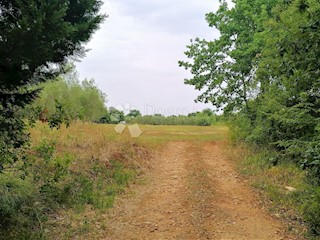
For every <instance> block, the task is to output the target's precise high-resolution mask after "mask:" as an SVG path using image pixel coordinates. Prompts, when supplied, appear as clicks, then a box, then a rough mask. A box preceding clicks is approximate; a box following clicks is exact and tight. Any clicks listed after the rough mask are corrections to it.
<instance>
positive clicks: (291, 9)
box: [179, 0, 320, 173]
mask: <svg viewBox="0 0 320 240" xmlns="http://www.w3.org/2000/svg"><path fill="white" fill-rule="evenodd" d="M233 2H234V6H233V7H229V6H228V4H227V2H226V1H225V0H222V1H220V8H219V9H218V11H217V12H215V13H209V14H207V15H206V19H207V21H208V23H209V25H210V26H211V27H215V28H217V29H218V30H219V31H220V34H221V35H220V37H219V38H218V39H216V40H213V41H207V40H200V39H196V40H195V41H192V43H191V45H189V46H188V50H187V51H186V53H185V54H186V56H187V57H188V58H189V59H190V60H189V61H180V62H179V64H180V66H182V67H185V68H186V69H187V70H189V71H190V72H191V74H192V78H190V79H186V80H185V83H186V84H189V85H193V86H194V87H195V88H196V89H198V90H202V91H203V93H202V94H201V95H200V96H199V97H198V101H204V102H211V103H212V104H213V105H214V106H216V107H217V108H222V109H223V110H224V113H225V114H227V113H229V114H230V113H231V114H233V115H236V116H238V117H239V116H242V117H243V118H245V119H247V123H246V126H245V125H241V127H240V129H241V131H242V132H243V131H246V132H245V133H244V134H239V136H240V135H241V136H243V137H244V138H245V139H246V140H248V141H254V142H256V143H259V144H269V145H271V146H275V147H276V148H277V149H278V150H280V151H281V152H282V153H283V155H284V156H286V157H289V158H292V159H296V160H298V162H300V163H303V165H304V166H307V167H314V166H316V165H317V164H318V162H317V161H318V160H317V159H319V156H320V152H319V149H320V148H319V146H320V145H319V142H320V141H319V140H320V135H319V129H320V112H319V109H320V100H319V99H320V95H319V88H320V71H319V69H320V62H319V54H320V47H319V46H320V20H319V16H320V2H319V1H316V0H290V1H278V0H267V1H266V0H258V1H257V0H235V1H233ZM242 123H243V122H242ZM306 152H307V153H306ZM315 161H316V162H315ZM316 169H318V171H319V173H320V164H318V165H317V166H316Z"/></svg>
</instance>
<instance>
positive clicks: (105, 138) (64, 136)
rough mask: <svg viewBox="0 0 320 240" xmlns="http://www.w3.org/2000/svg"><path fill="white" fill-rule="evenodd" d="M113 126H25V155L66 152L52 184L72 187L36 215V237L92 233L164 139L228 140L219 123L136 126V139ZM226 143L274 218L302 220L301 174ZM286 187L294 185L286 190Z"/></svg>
mask: <svg viewBox="0 0 320 240" xmlns="http://www.w3.org/2000/svg"><path fill="white" fill-rule="evenodd" d="M114 127H115V125H101V124H87V123H76V124H73V125H71V126H70V127H69V128H65V127H62V128H61V129H59V130H51V129H49V128H48V126H47V125H45V124H42V123H38V124H37V125H36V126H35V127H34V128H33V129H31V142H32V144H31V146H32V149H33V150H32V151H31V153H30V154H31V155H35V156H38V155H39V152H40V153H41V151H47V149H50V148H48V147H50V146H53V147H54V150H55V152H54V156H53V161H56V160H58V162H59V161H61V159H65V158H66V156H67V159H71V160H70V164H69V165H67V171H66V175H65V176H63V177H62V178H61V180H59V181H60V182H59V183H58V184H57V186H56V185H54V187H56V188H55V189H57V191H58V192H59V191H62V192H63V191H64V190H65V188H66V187H67V189H69V190H70V186H71V190H72V189H73V190H72V191H70V192H68V194H69V195H66V196H67V198H71V200H70V199H63V197H64V195H62V196H59V197H61V198H62V199H60V200H61V202H62V204H60V207H58V208H57V207H54V208H52V209H53V211H50V214H49V215H47V216H46V217H45V218H47V220H45V218H44V219H40V220H41V224H40V226H39V225H38V226H37V228H36V229H38V231H40V232H41V234H40V235H41V236H50V235H53V236H58V237H60V238H62V239H63V238H65V239H72V238H74V237H76V236H77V237H79V236H89V237H90V236H91V237H92V236H93V235H92V234H94V232H95V229H96V228H97V227H98V228H99V229H103V228H105V227H106V224H108V223H106V222H105V221H104V220H103V213H104V212H105V210H106V209H108V208H110V207H112V206H113V202H114V199H115V197H116V196H117V195H119V194H122V193H123V192H124V191H125V190H126V189H127V186H128V185H129V184H132V183H139V182H140V183H142V182H143V181H144V177H143V176H144V173H145V172H146V171H149V170H148V169H149V168H150V164H151V162H152V161H151V159H152V158H153V156H154V155H156V154H157V152H158V150H159V151H161V149H162V148H163V147H164V146H166V144H167V143H168V142H170V141H186V142H193V143H197V144H201V143H202V142H212V141H229V130H228V127H226V126H225V125H215V126H151V125H140V128H141V130H142V132H143V133H142V135H141V136H140V137H139V138H131V137H130V134H129V131H128V129H126V130H125V131H124V132H123V134H117V133H116V132H115V131H114ZM39 146H42V148H41V147H40V148H39ZM229 146H230V147H229V148H226V150H225V151H226V152H225V154H226V155H227V156H228V157H229V158H230V159H232V160H233V161H234V163H235V164H236V166H237V167H238V170H239V172H241V173H242V174H243V175H244V176H246V178H247V179H248V180H249V182H251V184H252V186H253V187H254V188H256V189H258V190H259V191H260V192H261V194H262V196H263V197H262V199H265V201H266V202H268V203H267V205H266V206H268V207H269V208H270V209H271V211H272V212H273V214H275V215H276V216H278V217H279V218H285V219H287V220H289V222H290V224H291V225H292V229H297V228H296V225H297V223H299V222H302V215H301V214H300V213H301V212H300V210H301V208H300V207H301V204H304V203H303V201H307V200H308V198H307V196H306V194H307V193H308V194H309V193H310V191H311V190H312V189H311V190H310V188H309V185H308V184H307V179H306V176H305V173H304V172H303V171H301V170H300V169H299V168H297V167H296V166H294V165H293V164H291V163H283V164H280V165H278V166H272V165H271V164H270V156H271V155H272V154H271V153H270V152H266V151H260V150H259V151H256V150H254V149H251V148H250V147H248V146H244V145H240V144H239V145H229ZM39 149H40V150H41V151H40V150H39ZM33 151H35V153H34V152H33ZM270 154H271V155H270ZM38 163H39V165H38V170H37V171H40V170H41V171H42V172H44V174H46V171H47V172H50V171H51V170H52V169H51V168H49V169H48V168H47V166H46V165H45V164H44V163H43V162H38ZM37 171H36V173H37ZM287 186H289V187H294V188H295V189H297V190H296V191H294V192H292V193H291V192H288V191H287V190H286V187H287ZM79 193H81V194H79ZM47 197H51V195H49V196H47ZM60 200H59V201H60ZM48 207H49V208H50V207H51V205H49V206H48ZM293 219H296V220H293ZM18 234H19V231H18ZM17 239H18V238H17ZM21 239H23V237H22V238H21Z"/></svg>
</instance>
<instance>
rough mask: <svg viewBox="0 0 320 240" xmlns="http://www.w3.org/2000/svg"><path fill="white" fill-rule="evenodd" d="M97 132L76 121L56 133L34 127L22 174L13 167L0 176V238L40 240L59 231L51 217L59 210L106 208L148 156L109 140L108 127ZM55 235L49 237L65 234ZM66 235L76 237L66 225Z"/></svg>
mask: <svg viewBox="0 0 320 240" xmlns="http://www.w3.org/2000/svg"><path fill="white" fill-rule="evenodd" d="M101 130H102V129H99V126H97V125H87V124H82V123H81V124H73V125H72V126H70V128H68V129H66V128H65V127H63V126H62V127H61V128H60V129H58V130H50V129H49V127H48V126H47V125H45V124H40V123H38V124H37V126H36V128H35V129H33V130H32V142H33V143H32V148H31V149H30V150H29V151H28V153H27V155H26V158H27V161H26V165H24V166H23V171H22V170H19V171H18V169H19V168H18V166H15V169H13V170H14V171H6V172H4V173H3V174H1V175H0V191H1V198H0V199H1V200H0V219H1V220H0V226H1V228H0V235H1V239H40V238H46V237H48V236H50V234H52V231H56V230H57V229H56V228H60V230H61V227H62V226H61V225H60V224H62V223H60V222H59V221H55V220H54V218H55V217H56V216H57V214H59V212H60V211H61V210H62V209H63V210H64V211H69V212H83V211H86V209H85V207H86V206H91V208H92V209H93V210H94V211H102V212H103V211H104V210H106V209H108V208H110V207H112V205H113V202H114V198H115V196H116V195H117V194H119V193H121V192H123V191H124V189H125V187H126V186H127V185H128V183H129V182H130V181H132V180H134V179H136V176H137V175H138V174H139V172H140V170H141V168H140V165H141V164H138V163H139V161H142V160H143V161H144V159H145V158H146V157H147V156H148V153H147V152H146V151H145V150H144V149H143V148H140V147H138V146H137V145H135V146H133V145H132V143H131V142H130V141H129V139H127V140H125V139H122V141H121V142H120V140H119V142H117V141H112V138H114V137H117V135H116V134H115V133H114V132H113V131H112V128H110V129H105V130H106V131H107V132H106V133H104V132H103V131H101ZM106 134H108V135H106ZM88 136H90V138H88ZM123 140H125V141H123ZM21 167H22V166H20V169H22V168H21ZM17 171H18V172H17ZM26 173H27V174H26ZM18 174H19V175H20V178H19V177H18ZM57 231H58V232H54V234H55V236H61V237H65V236H66V235H65V236H62V234H63V233H59V230H57ZM72 231H74V232H72ZM65 234H67V233H65ZM68 234H69V237H72V236H73V234H78V232H77V229H76V228H73V229H72V228H71V227H69V230H68Z"/></svg>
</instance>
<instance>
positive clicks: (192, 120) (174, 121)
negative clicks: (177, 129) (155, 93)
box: [129, 113, 217, 126]
mask: <svg viewBox="0 0 320 240" xmlns="http://www.w3.org/2000/svg"><path fill="white" fill-rule="evenodd" d="M129 122H130V123H139V124H148V125H190V126H191V125H196V126H210V125H211V124H213V123H216V122H217V121H216V116H208V115H203V114H201V113H200V114H199V115H198V116H197V115H196V116H192V115H190V116H169V117H165V116H161V115H160V116H157V115H153V116H138V117H136V118H133V119H131V120H130V121H129Z"/></svg>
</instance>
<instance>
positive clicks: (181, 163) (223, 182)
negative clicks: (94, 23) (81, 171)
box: [106, 142, 293, 240]
mask: <svg viewBox="0 0 320 240" xmlns="http://www.w3.org/2000/svg"><path fill="white" fill-rule="evenodd" d="M223 145H224V143H223V142H210V143H208V142H206V143H192V142H170V143H168V145H167V147H166V148H165V150H164V151H163V152H162V153H161V154H160V155H159V156H158V157H157V158H156V159H155V161H154V164H155V166H154V168H153V170H151V172H150V173H149V174H148V181H147V183H146V184H143V185H141V186H137V187H134V194H131V195H128V196H125V197H122V198H120V199H119V200H118V201H117V203H116V207H115V208H114V209H113V210H112V212H111V214H110V215H109V217H108V218H109V220H108V221H109V226H108V227H107V232H106V239H112V240H114V239H119V240H120V239H121V240H122V239H139V240H140V239H150V240H153V239H190V240H191V239H220V240H222V239H223V240H227V239H228V240H231V239H236V240H242V239H248V240H254V239H256V240H259V239H260V240H263V239H265V240H273V239H293V238H291V237H289V236H286V235H285V232H284V230H283V229H284V227H283V226H282V225H281V223H280V222H278V221H277V220H276V219H273V218H272V217H271V216H269V215H268V214H267V213H266V212H265V211H264V210H262V209H261V208H260V207H259V205H258V204H257V199H256V197H255V196H254V194H253V192H252V191H251V190H250V189H249V188H248V186H246V184H245V183H243V181H242V180H241V178H239V177H238V175H237V173H236V172H235V170H234V169H233V167H232V163H231V162H230V161H229V160H228V159H226V157H225V156H224V154H223Z"/></svg>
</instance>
